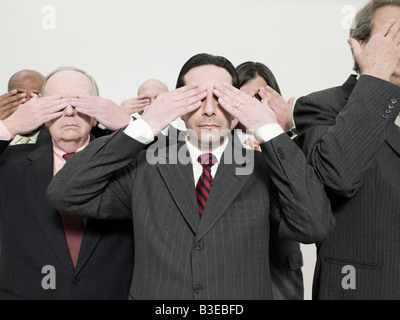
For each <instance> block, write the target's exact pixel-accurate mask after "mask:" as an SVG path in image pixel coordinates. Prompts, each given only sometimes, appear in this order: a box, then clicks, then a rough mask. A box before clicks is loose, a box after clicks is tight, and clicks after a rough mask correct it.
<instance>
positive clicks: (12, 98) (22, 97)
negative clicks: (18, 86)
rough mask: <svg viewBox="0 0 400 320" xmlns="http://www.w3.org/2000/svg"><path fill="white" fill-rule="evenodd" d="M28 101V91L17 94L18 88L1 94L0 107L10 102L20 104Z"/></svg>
mask: <svg viewBox="0 0 400 320" xmlns="http://www.w3.org/2000/svg"><path fill="white" fill-rule="evenodd" d="M25 102H26V93H21V94H17V90H12V91H10V92H7V93H5V94H3V95H2V96H0V107H3V106H5V105H8V104H14V105H13V106H15V105H20V104H22V103H25Z"/></svg>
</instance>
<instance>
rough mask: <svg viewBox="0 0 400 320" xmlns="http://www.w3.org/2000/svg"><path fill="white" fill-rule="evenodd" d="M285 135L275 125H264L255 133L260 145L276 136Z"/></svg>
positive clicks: (279, 127)
mask: <svg viewBox="0 0 400 320" xmlns="http://www.w3.org/2000/svg"><path fill="white" fill-rule="evenodd" d="M282 133H285V131H283V129H282V127H281V126H280V125H279V124H277V123H272V124H266V125H264V126H262V127H261V128H259V129H258V130H257V131H256V132H255V137H256V139H257V141H258V142H259V143H260V144H262V143H265V142H267V141H270V140H272V139H273V138H276V137H277V136H279V135H281V134H282Z"/></svg>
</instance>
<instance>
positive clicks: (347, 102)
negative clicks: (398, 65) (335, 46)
mask: <svg viewBox="0 0 400 320" xmlns="http://www.w3.org/2000/svg"><path fill="white" fill-rule="evenodd" d="M399 111H400V87H399V86H396V85H394V84H391V83H389V82H386V81H383V80H380V79H377V78H374V77H371V76H361V77H360V79H359V80H358V81H357V79H356V77H355V76H351V77H350V78H349V79H348V80H347V81H346V83H344V85H343V86H340V87H336V88H331V89H328V90H324V91H321V92H316V93H313V94H311V95H309V96H306V97H303V98H300V99H298V101H297V104H296V106H295V122H296V127H297V129H298V131H299V135H298V140H297V141H298V143H299V144H300V145H301V146H302V147H303V150H304V152H305V153H306V155H307V158H308V159H309V161H310V163H311V164H312V165H313V166H314V168H315V171H316V173H317V175H318V176H319V178H320V179H321V181H323V183H324V184H325V187H326V190H327V193H328V195H329V197H330V200H331V203H332V210H333V213H334V215H335V218H336V221H337V227H336V228H335V230H334V231H333V232H332V234H331V235H330V236H329V238H327V239H326V240H324V241H323V242H322V243H320V244H319V245H318V253H317V265H316V271H315V276H314V288H313V297H314V299H335V300H336V299H396V300H397V299H400V272H399V270H400V241H399V239H400V196H399V195H400V130H399V128H398V127H397V126H396V125H395V124H394V119H395V118H396V116H397V115H398V114H399ZM347 266H350V267H352V268H354V269H353V271H347V270H349V269H347V268H348V267H347ZM350 272H351V274H350ZM343 284H344V285H343ZM352 284H353V285H355V289H349V288H348V286H349V285H352Z"/></svg>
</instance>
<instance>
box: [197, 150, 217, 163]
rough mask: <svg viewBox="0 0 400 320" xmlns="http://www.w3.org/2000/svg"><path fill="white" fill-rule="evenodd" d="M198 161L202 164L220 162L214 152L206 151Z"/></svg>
mask: <svg viewBox="0 0 400 320" xmlns="http://www.w3.org/2000/svg"><path fill="white" fill-rule="evenodd" d="M197 161H198V162H199V163H200V164H201V165H202V166H212V165H214V164H216V163H217V162H218V160H217V157H216V156H214V155H213V154H212V153H204V154H202V155H201V156H199V157H198V159H197Z"/></svg>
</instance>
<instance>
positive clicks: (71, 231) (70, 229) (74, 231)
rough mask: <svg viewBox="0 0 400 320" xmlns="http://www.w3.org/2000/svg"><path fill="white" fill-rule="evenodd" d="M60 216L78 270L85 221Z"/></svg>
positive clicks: (71, 216) (73, 261)
mask: <svg viewBox="0 0 400 320" xmlns="http://www.w3.org/2000/svg"><path fill="white" fill-rule="evenodd" d="M72 155H73V153H67V154H64V155H63V158H64V159H65V160H67V161H68V159H69V158H70V157H71V156H72ZM60 214H61V220H62V224H63V226H64V232H65V238H66V239H67V244H68V249H69V253H70V255H71V259H72V263H73V265H74V268H76V263H77V261H78V256H79V250H80V248H81V243H82V237H83V229H84V224H83V219H82V218H81V217H79V216H75V215H72V214H67V213H64V212H60Z"/></svg>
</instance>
